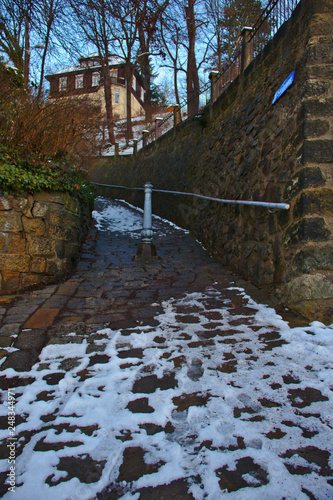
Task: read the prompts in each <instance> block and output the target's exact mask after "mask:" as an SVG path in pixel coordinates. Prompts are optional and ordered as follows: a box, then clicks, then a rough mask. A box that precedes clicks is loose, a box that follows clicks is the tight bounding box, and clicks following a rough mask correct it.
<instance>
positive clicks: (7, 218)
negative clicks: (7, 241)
mask: <svg viewBox="0 0 333 500" xmlns="http://www.w3.org/2000/svg"><path fill="white" fill-rule="evenodd" d="M0 231H1V232H10V231H13V232H18V231H22V222H21V214H20V213H18V212H14V211H10V212H8V211H1V212H0Z"/></svg>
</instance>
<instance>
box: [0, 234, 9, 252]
mask: <svg viewBox="0 0 333 500" xmlns="http://www.w3.org/2000/svg"><path fill="white" fill-rule="evenodd" d="M7 241H8V233H0V252H5V251H6V249H7V246H8V245H7Z"/></svg>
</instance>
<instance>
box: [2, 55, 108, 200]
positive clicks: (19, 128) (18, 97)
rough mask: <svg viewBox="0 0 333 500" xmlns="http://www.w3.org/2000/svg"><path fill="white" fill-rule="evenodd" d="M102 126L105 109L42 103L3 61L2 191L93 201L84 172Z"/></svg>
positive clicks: (71, 101) (82, 101)
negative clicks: (68, 195)
mask: <svg viewBox="0 0 333 500" xmlns="http://www.w3.org/2000/svg"><path fill="white" fill-rule="evenodd" d="M100 124H101V118H100V109H99V107H98V106H96V105H94V104H93V103H92V102H91V101H90V100H89V99H86V98H66V99H61V100H47V99H37V98H35V97H34V96H33V95H32V94H31V93H30V92H27V91H26V90H24V88H23V86H22V81H21V78H20V75H19V74H18V73H17V72H16V71H15V70H13V69H11V68H10V69H8V68H7V67H6V66H5V65H4V64H3V63H0V144H1V146H0V189H1V190H2V191H4V192H17V193H19V192H23V191H30V192H36V191H41V190H51V191H66V192H69V193H71V194H77V195H78V196H79V197H80V198H81V199H82V200H86V201H89V200H91V198H92V196H93V192H94V190H93V188H92V185H91V184H90V183H88V182H86V181H85V180H84V179H83V176H82V174H81V172H80V171H79V168H80V167H82V165H84V164H85V163H86V161H87V157H88V156H89V155H95V154H96V150H97V149H98V148H99V144H98V137H99V136H100ZM74 164H75V165H76V167H77V168H74Z"/></svg>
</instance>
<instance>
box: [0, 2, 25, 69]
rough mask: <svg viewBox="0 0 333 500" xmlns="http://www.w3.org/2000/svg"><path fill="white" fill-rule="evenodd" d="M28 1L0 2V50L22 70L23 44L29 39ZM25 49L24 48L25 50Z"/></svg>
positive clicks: (23, 58)
mask: <svg viewBox="0 0 333 500" xmlns="http://www.w3.org/2000/svg"><path fill="white" fill-rule="evenodd" d="M27 14H28V3H27V2H26V1H25V0H14V1H13V0H3V1H2V2H1V3H0V52H1V53H2V54H4V55H5V56H6V58H7V62H8V61H11V62H12V63H13V64H14V66H15V67H16V68H17V69H18V70H19V71H21V72H22V74H23V72H24V67H25V62H24V61H25V57H24V56H25V54H28V53H29V50H30V48H29V42H28V47H27V46H25V43H26V42H27V40H29V21H28V16H27ZM25 49H26V50H25Z"/></svg>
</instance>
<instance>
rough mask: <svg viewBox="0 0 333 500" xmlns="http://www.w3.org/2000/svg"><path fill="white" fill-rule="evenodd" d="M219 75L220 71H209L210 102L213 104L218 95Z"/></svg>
mask: <svg viewBox="0 0 333 500" xmlns="http://www.w3.org/2000/svg"><path fill="white" fill-rule="evenodd" d="M219 76H220V73H219V72H218V71H211V72H210V73H209V79H210V103H211V104H213V103H214V102H215V101H216V99H217V98H218V96H219Z"/></svg>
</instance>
